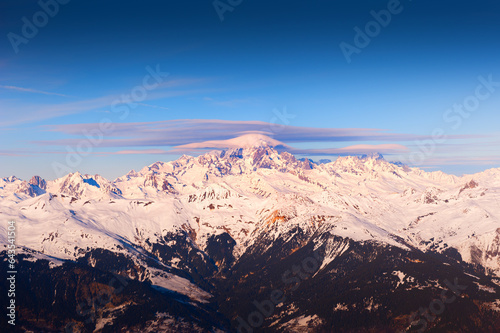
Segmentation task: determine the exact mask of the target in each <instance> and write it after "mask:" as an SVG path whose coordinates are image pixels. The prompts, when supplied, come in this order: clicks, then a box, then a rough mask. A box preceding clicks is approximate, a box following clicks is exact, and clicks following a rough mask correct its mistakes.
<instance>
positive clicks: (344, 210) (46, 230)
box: [0, 139, 500, 275]
mask: <svg viewBox="0 0 500 333" xmlns="http://www.w3.org/2000/svg"><path fill="white" fill-rule="evenodd" d="M272 143H273V142H271V141H266V140H263V139H262V140H258V142H257V145H254V146H251V145H249V144H247V143H246V144H245V147H246V148H233V149H229V150H226V151H213V152H210V153H207V154H204V155H201V156H198V157H190V156H183V157H181V158H180V159H178V160H176V161H171V162H157V163H154V164H152V165H150V166H147V167H144V168H143V169H141V170H140V171H137V172H136V171H131V172H129V173H128V174H126V175H124V176H122V177H120V178H118V179H116V180H114V181H109V180H106V179H104V178H103V177H101V176H99V175H94V176H91V175H82V174H79V173H74V174H69V175H67V176H65V177H63V178H60V179H57V180H55V181H47V182H45V181H44V180H43V179H40V178H35V177H34V178H33V179H32V180H31V181H30V182H29V183H28V182H23V181H22V180H19V179H17V178H15V177H9V178H3V179H0V201H1V206H0V207H1V208H0V216H1V218H2V220H16V221H17V222H18V226H19V227H18V244H19V245H22V246H25V247H26V248H29V249H33V250H36V251H39V252H40V253H43V254H45V255H50V256H54V257H56V258H61V259H75V258H78V257H80V256H82V255H83V254H84V253H85V252H86V251H88V250H89V249H92V248H104V249H109V250H111V251H118V252H119V251H122V252H127V253H129V252H133V250H132V249H135V248H136V247H142V248H144V249H146V250H149V249H150V246H149V245H148V244H151V243H155V242H159V241H161V240H162V239H163V237H164V236H165V235H166V234H168V233H175V232H179V231H182V230H183V231H186V232H187V233H188V234H189V237H190V239H191V241H192V242H193V244H194V245H195V246H196V247H197V248H198V249H200V250H201V251H204V250H205V249H206V246H207V240H208V239H209V238H210V237H211V236H214V235H219V234H222V233H224V232H227V233H228V234H229V235H230V236H231V237H232V238H233V239H234V240H235V241H236V247H235V255H236V257H238V256H239V255H241V254H242V253H243V252H244V251H245V249H246V248H247V247H248V246H249V245H251V244H252V243H253V242H254V241H255V240H256V239H258V238H259V237H267V238H269V239H275V238H277V237H278V236H279V235H280V234H286V233H287V232H289V231H290V230H291V229H292V228H293V227H294V226H301V228H302V229H303V230H307V233H308V234H309V235H310V236H312V235H313V234H315V233H316V234H317V233H322V232H323V233H324V232H327V231H328V232H331V233H333V234H335V235H338V236H342V237H348V238H351V239H353V240H357V241H365V240H375V241H378V242H382V243H387V244H391V245H394V246H398V247H401V248H404V249H409V248H410V247H414V248H419V249H421V250H424V251H438V252H440V251H444V250H446V249H447V248H456V249H457V250H458V251H459V252H460V254H461V255H462V257H463V259H464V260H466V261H469V262H471V263H476V264H480V265H482V266H484V267H485V268H488V269H491V270H492V271H493V272H494V273H495V274H497V275H499V274H500V250H499V247H500V169H491V170H487V171H485V172H482V173H479V174H475V175H466V176H463V177H456V176H452V175H447V174H444V173H442V172H432V173H428V172H425V171H423V170H420V169H417V168H408V167H407V166H398V165H396V164H392V163H389V162H387V161H385V160H384V159H383V157H381V156H380V155H373V156H365V157H355V156H347V157H340V158H338V159H337V160H336V161H334V162H331V163H327V164H320V165H315V164H313V163H311V162H309V161H307V160H305V161H300V160H298V159H296V158H295V157H294V156H293V155H291V154H289V153H287V152H281V153H279V152H278V151H277V150H275V149H274V148H272V147H271V145H272ZM1 229H2V230H0V240H1V242H2V244H5V243H6V242H5V236H4V235H6V232H5V230H3V229H5V225H2V226H1Z"/></svg>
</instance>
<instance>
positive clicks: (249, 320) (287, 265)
mask: <svg viewBox="0 0 500 333" xmlns="http://www.w3.org/2000/svg"><path fill="white" fill-rule="evenodd" d="M240 146H241V148H234V149H228V150H222V151H213V152H209V153H206V154H204V155H200V156H198V157H191V156H182V157H181V158H179V159H178V160H176V161H171V162H157V163H154V164H152V165H149V166H146V167H144V168H143V169H141V170H139V171H134V170H132V171H130V172H129V173H127V174H126V175H124V176H122V177H119V178H117V179H115V180H108V179H105V178H103V177H101V176H99V175H87V174H80V173H78V172H75V173H71V174H68V175H66V176H64V177H62V178H59V179H56V180H54V181H48V180H44V179H42V178H40V177H38V176H34V177H33V178H31V179H30V180H21V179H18V178H16V177H15V176H11V177H8V178H2V179H0V219H1V220H2V224H1V227H0V229H2V230H1V231H0V244H1V247H2V248H1V250H2V252H1V253H2V257H3V258H2V259H3V260H2V266H3V267H2V269H3V270H4V271H8V270H9V269H8V267H7V265H8V261H7V260H8V259H9V256H8V245H9V244H10V243H9V242H8V240H7V231H8V230H7V226H8V222H9V221H13V222H14V223H15V226H16V242H17V243H16V245H17V254H16V260H17V262H18V263H17V272H18V273H17V280H16V308H17V314H18V318H17V324H16V326H15V329H17V330H18V331H23V332H24V331H32V332H405V331H409V332H423V331H426V332H445V331H447V332H500V168H499V169H490V170H486V171H484V172H482V173H478V174H474V175H465V176H462V177H458V176H454V175H448V174H445V173H443V172H439V171H438V172H425V171H423V170H421V169H418V168H410V167H408V166H406V165H403V164H401V163H390V162H388V161H386V160H385V159H384V158H383V157H382V156H381V155H378V154H375V155H371V156H362V157H358V156H345V157H339V158H338V159H337V160H335V161H334V162H328V163H321V164H320V163H314V162H312V161H310V160H308V159H297V158H296V157H294V156H293V155H292V154H290V153H288V152H286V151H285V150H286V147H283V146H276V145H275V142H274V141H273V140H272V139H270V138H267V137H264V136H257V137H254V140H250V141H248V142H246V141H245V142H241V145H240ZM8 288H9V281H8V280H6V279H3V283H2V284H1V285H0V289H2V290H0V293H1V294H2V295H6V294H7V292H8ZM4 306H5V304H4ZM2 325H5V326H4V327H2V328H1V330H2V331H6V330H7V328H8V329H11V328H12V327H7V324H6V323H5V321H2Z"/></svg>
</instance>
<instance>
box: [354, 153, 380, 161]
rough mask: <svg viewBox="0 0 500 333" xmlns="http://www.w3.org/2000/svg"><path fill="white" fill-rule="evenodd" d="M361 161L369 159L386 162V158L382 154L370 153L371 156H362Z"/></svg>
mask: <svg viewBox="0 0 500 333" xmlns="http://www.w3.org/2000/svg"><path fill="white" fill-rule="evenodd" d="M360 159H362V160H368V159H372V160H384V156H383V155H382V154H380V153H370V154H364V155H361V157H360Z"/></svg>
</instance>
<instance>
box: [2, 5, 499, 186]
mask: <svg viewBox="0 0 500 333" xmlns="http://www.w3.org/2000/svg"><path fill="white" fill-rule="evenodd" d="M0 15H1V17H0V116H1V118H0V177H6V176H10V175H16V176H18V177H20V178H23V179H26V178H30V177H31V176H32V175H35V174H38V175H40V176H42V177H45V178H47V179H54V178H56V177H58V176H60V175H61V173H65V172H70V171H80V172H82V173H90V174H94V173H99V174H101V175H103V176H105V177H107V178H110V179H114V178H115V177H118V176H120V175H123V174H125V173H126V172H128V171H129V170H131V169H136V170H137V169H140V168H142V167H143V166H145V165H148V164H150V163H153V162H155V161H158V160H162V161H168V160H172V159H175V158H178V157H179V156H180V155H182V154H183V153H189V154H197V153H200V152H201V151H203V149H202V150H199V149H198V150H197V149H194V150H193V149H191V148H189V147H193V145H190V144H193V143H194V144H196V147H198V148H207V149H211V148H217V147H223V146H224V143H225V142H226V141H225V140H229V139H232V138H234V137H237V136H240V135H243V134H248V133H259V134H264V135H268V136H270V137H272V138H273V139H275V140H278V141H279V142H282V143H283V144H286V145H288V146H290V147H293V149H294V152H295V153H296V154H300V157H304V156H307V157H311V158H313V159H321V158H329V159H335V158H336V156H338V155H345V154H361V153H370V152H374V151H380V152H382V153H384V154H386V158H387V159H389V160H402V161H404V162H406V163H408V164H413V165H415V166H419V167H421V168H425V169H426V170H438V169H439V170H443V171H445V172H448V173H454V174H462V173H473V172H479V171H482V170H484V169H487V168H491V167H500V130H499V127H498V126H499V124H500V112H499V111H500V38H499V36H500V3H499V2H498V1H493V0H492V1H485V0H479V1H474V2H472V1H448V0H445V1H435V0H434V1H427V0H413V1H410V0H402V1H400V2H399V1H395V0H391V1H361V0H358V1H355V0H354V1H353V0H349V1H347V0H336V1H327V0H311V1H290V0H287V1H284V0H272V1H269V0H267V1H260V0H242V1H239V0H220V1H215V2H214V1H212V0H197V1H169V0H161V1H123V0H122V1H111V0H106V1H78V0H72V1H68V0H59V2H56V1H55V0H41V1H39V2H37V1H33V0H30V1H27V0H4V1H2V2H1V3H0ZM167 73H168V74H167ZM100 123H102V124H100ZM443 137H444V138H443ZM214 141H216V142H215V143H214Z"/></svg>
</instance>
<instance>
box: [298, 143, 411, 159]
mask: <svg viewBox="0 0 500 333" xmlns="http://www.w3.org/2000/svg"><path fill="white" fill-rule="evenodd" d="M407 152H409V149H408V147H406V146H403V145H399V144H381V145H353V146H347V147H342V148H326V149H292V150H291V151H290V153H292V154H296V155H311V156H320V155H360V154H369V153H381V154H402V153H407Z"/></svg>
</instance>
